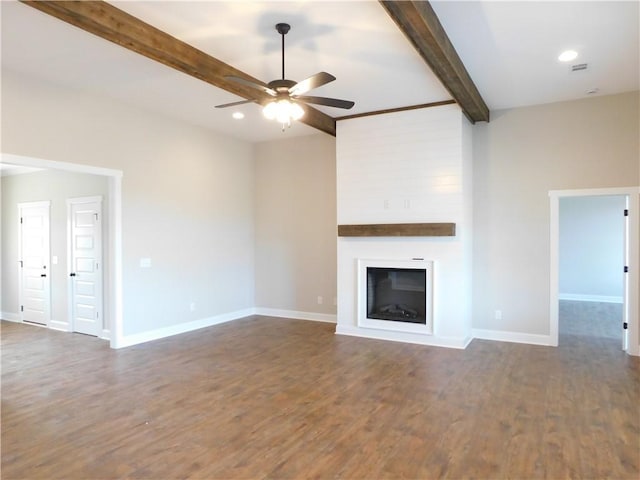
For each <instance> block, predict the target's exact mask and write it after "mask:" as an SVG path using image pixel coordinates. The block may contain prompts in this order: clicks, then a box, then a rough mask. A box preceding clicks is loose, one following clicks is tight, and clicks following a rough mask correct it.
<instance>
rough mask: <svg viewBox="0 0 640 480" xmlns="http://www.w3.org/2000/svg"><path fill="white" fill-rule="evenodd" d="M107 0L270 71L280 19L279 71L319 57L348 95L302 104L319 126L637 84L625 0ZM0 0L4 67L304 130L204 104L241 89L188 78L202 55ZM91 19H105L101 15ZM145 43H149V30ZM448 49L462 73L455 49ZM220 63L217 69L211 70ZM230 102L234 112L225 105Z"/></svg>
mask: <svg viewBox="0 0 640 480" xmlns="http://www.w3.org/2000/svg"><path fill="white" fill-rule="evenodd" d="M61 5H62V3H61ZM111 5H113V6H115V7H117V8H118V9H120V10H122V11H123V12H126V14H129V15H131V16H133V17H135V18H134V20H136V19H138V20H140V21H142V22H146V23H147V24H149V25H151V26H153V27H155V29H158V30H159V31H161V32H160V35H161V36H162V32H165V33H166V34H168V36H171V37H174V38H176V39H179V40H180V41H181V42H184V44H187V45H188V46H191V47H194V48H193V50H195V51H198V50H199V51H200V52H201V53H202V55H204V57H203V58H213V59H215V60H216V61H219V62H220V63H221V64H222V65H225V64H226V65H227V66H228V67H229V68H231V67H233V68H235V69H237V71H239V72H241V74H242V75H248V76H249V77H251V78H253V79H257V80H261V81H264V82H268V81H270V80H273V79H276V78H279V77H280V37H279V35H278V34H277V32H276V31H275V29H274V25H275V24H276V23H278V22H287V23H290V24H291V26H292V29H291V31H290V32H289V34H288V35H287V38H286V40H287V49H286V60H287V62H286V73H287V75H286V76H287V78H291V79H294V80H301V79H304V78H306V77H308V76H310V75H312V74H314V73H316V72H319V71H327V72H330V73H332V74H333V75H335V76H336V77H337V80H335V81H334V82H331V83H329V84H327V85H324V86H322V87H320V88H318V89H317V90H314V91H313V92H312V93H313V95H320V96H327V97H337V98H344V99H349V100H353V101H355V106H354V108H353V109H352V110H349V111H344V110H338V109H334V108H330V107H321V106H320V107H316V109H315V110H314V111H309V112H307V116H306V118H307V120H306V121H307V123H308V124H310V125H314V127H316V128H320V129H321V130H323V131H329V130H330V125H331V123H332V122H333V117H341V116H344V115H352V114H362V113H367V112H372V111H379V110H386V109H393V108H399V107H407V106H412V105H420V104H426V103H433V102H441V101H446V100H450V99H452V98H456V99H457V100H458V101H459V103H460V104H461V106H462V108H463V110H465V112H466V113H467V116H468V117H469V118H471V119H472V120H484V119H486V118H484V117H483V112H485V111H486V113H487V114H488V111H489V109H490V110H495V109H501V108H511V107H515V106H523V105H532V104H539V103H547V102H553V101H560V100H568V99H576V98H582V97H584V96H587V95H605V94H611V93H618V92H623V91H630V90H637V89H638V88H639V80H638V71H639V64H638V43H639V42H638V40H639V38H638V3H637V2H479V1H475V2H458V1H451V2H431V3H430V4H429V3H427V2H377V1H357V2H347V1H342V2H332V1H319V0H318V1H296V2H281V1H252V2H248V1H227V2H221V1H211V2H185V1H163V2H148V1H130V2H111ZM107 7H110V5H107ZM431 7H432V8H431ZM1 9H2V10H1V13H2V24H1V26H2V68H3V72H4V71H13V72H16V73H17V74H22V75H26V76H30V77H36V78H39V79H42V80H44V81H48V82H52V83H55V84H61V85H64V86H67V87H71V88H74V89H77V90H79V91H81V92H88V93H93V94H100V95H105V96H107V97H111V98H115V99H118V100H121V101H123V102H125V103H130V104H133V105H136V106H138V107H141V108H144V109H147V110H150V111H153V112H156V113H159V114H163V115H168V116H172V117H176V118H180V119H182V120H185V121H188V122H190V123H193V124H196V125H201V126H204V127H207V128H210V129H213V130H216V131H219V132H221V133H223V134H227V135H231V136H235V137H237V138H241V139H245V140H248V141H261V140H268V139H275V138H282V136H283V135H288V136H291V135H303V134H308V133H312V132H313V131H315V130H314V128H312V127H310V126H308V125H304V124H294V125H293V126H292V127H291V129H289V130H287V131H286V132H285V133H284V134H283V133H282V132H281V131H280V128H279V126H278V125H277V124H275V123H274V122H268V121H267V120H265V119H264V118H263V117H262V114H261V109H260V107H259V106H258V105H255V104H247V105H242V106H239V107H237V108H234V109H215V108H213V107H214V106H215V105H217V104H221V103H228V102H234V101H237V100H242V99H243V98H247V96H248V94H249V93H252V92H247V91H246V90H243V89H242V88H240V89H237V86H235V88H236V90H232V91H228V89H225V88H226V87H225V85H220V84H216V83H214V82H210V83H207V82H206V81H202V80H201V79H197V78H195V77H194V76H193V75H195V76H196V77H198V76H199V78H202V76H207V75H208V74H209V73H210V70H208V69H210V68H211V67H210V65H209V66H205V67H203V65H204V64H203V62H202V61H201V59H197V58H196V59H195V60H194V62H195V63H194V64H193V65H188V66H187V67H186V69H182V71H178V70H176V69H175V68H169V67H167V66H166V65H165V64H163V63H158V61H156V60H157V59H155V60H152V59H150V58H147V57H145V56H142V55H140V54H139V53H135V52H133V51H131V50H128V49H127V48H123V47H122V46H119V45H116V44H114V43H111V42H110V41H108V40H105V39H104V38H100V37H98V36H96V35H93V34H90V33H88V32H87V31H84V30H81V29H79V28H77V27H75V26H72V25H70V24H69V23H66V22H65V21H61V20H59V19H58V18H54V17H53V16H51V15H49V14H47V13H43V12H41V11H39V10H37V9H34V8H30V7H29V6H27V5H25V4H23V3H16V2H6V1H4V2H1ZM49 13H51V12H49ZM433 13H435V14H436V15H437V18H435V16H434V15H433ZM127 16H128V15H127ZM433 18H435V23H434V20H433ZM103 20H104V19H103ZM108 20H109V19H108V18H107V19H106V20H105V21H106V22H107V23H109V21H108ZM438 20H439V21H438ZM76 23H77V22H76ZM112 24H113V23H112ZM115 24H116V25H120V23H118V22H115ZM134 27H135V25H134ZM442 27H444V28H443V29H442ZM97 28H98V29H100V30H102V32H103V33H104V29H105V26H104V24H103V25H101V26H99V27H97ZM155 29H153V30H154V31H155ZM439 30H443V32H442V33H444V32H446V33H444V38H445V39H446V36H448V38H449V39H450V42H451V45H449V46H447V45H446V44H442V42H441V39H442V36H440V35H439ZM132 31H134V33H135V35H134V37H136V38H138V39H140V38H143V39H144V38H145V36H146V35H145V34H144V32H142V34H141V33H140V31H137V33H136V31H135V28H133V30H132ZM98 33H100V32H98ZM103 36H105V35H103ZM107 38H108V37H107ZM110 40H112V41H113V39H110ZM124 42H125V43H126V42H130V39H129V40H124ZM121 43H122V42H121ZM154 45H155V46H156V47H157V46H158V44H157V41H156V43H155V44H154ZM188 46H184V47H181V48H180V49H178V50H176V51H174V52H171V51H170V49H169V48H166V46H162V45H161V46H160V48H157V49H156V50H157V51H159V52H160V53H164V54H165V56H166V54H167V53H170V54H174V55H178V56H180V55H184V51H185V50H184V49H188V48H189V47H188ZM454 48H455V51H454ZM567 48H572V49H574V50H576V51H578V53H579V57H578V59H576V61H574V62H572V64H576V63H586V64H587V69H586V70H579V71H577V72H573V71H571V66H572V64H563V63H560V62H558V60H557V56H558V54H559V53H560V52H561V51H563V50H565V49H567ZM196 49H197V50H196ZM138 51H139V50H138ZM456 51H457V56H459V57H460V59H461V60H462V63H463V64H464V66H465V67H466V71H467V72H468V75H466V73H465V72H464V70H465V69H464V68H461V66H460V65H459V64H457V63H456V58H455V57H456V53H455V52H456ZM430 56H431V58H429V57H430ZM165 63H167V62H165ZM205 63H206V62H205ZM174 67H175V66H174ZM199 68H201V69H202V71H201V72H200V73H201V75H199V74H198V73H199V72H198V69H199ZM225 68H226V67H225ZM185 71H187V72H188V74H186V73H184V72H185ZM434 72H435V73H434ZM226 73H228V72H226V71H224V70H223V71H219V72H218V77H219V78H224V74H226ZM205 80H207V79H205ZM207 81H208V80H207ZM214 85H215V86H214ZM476 87H477V91H476V92H475V94H474V89H475V88H476ZM594 90H595V91H596V92H595V93H587V92H593V91H594ZM469 96H470V97H469ZM478 99H480V101H478ZM483 100H484V102H483ZM485 102H486V105H485V106H484V107H483V103H485ZM487 106H488V108H487ZM485 109H486V110H485ZM236 110H238V111H241V112H242V113H244V115H245V118H244V119H242V120H234V119H232V118H231V113H233V112H234V111H236ZM314 112H315V113H314ZM326 125H329V127H328V128H329V130H328V129H327V128H324V127H323V126H326Z"/></svg>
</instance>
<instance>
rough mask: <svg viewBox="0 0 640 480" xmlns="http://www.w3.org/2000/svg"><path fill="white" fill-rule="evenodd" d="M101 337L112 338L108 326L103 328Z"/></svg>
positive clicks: (104, 338)
mask: <svg viewBox="0 0 640 480" xmlns="http://www.w3.org/2000/svg"><path fill="white" fill-rule="evenodd" d="M99 338H101V339H103V340H111V330H109V329H108V328H105V329H103V330H102V333H101V334H100V337H99Z"/></svg>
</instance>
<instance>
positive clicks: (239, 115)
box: [231, 112, 244, 120]
mask: <svg viewBox="0 0 640 480" xmlns="http://www.w3.org/2000/svg"><path fill="white" fill-rule="evenodd" d="M231 116H232V117H233V118H235V119H236V120H242V119H243V118H244V113H242V112H233V114H232V115H231Z"/></svg>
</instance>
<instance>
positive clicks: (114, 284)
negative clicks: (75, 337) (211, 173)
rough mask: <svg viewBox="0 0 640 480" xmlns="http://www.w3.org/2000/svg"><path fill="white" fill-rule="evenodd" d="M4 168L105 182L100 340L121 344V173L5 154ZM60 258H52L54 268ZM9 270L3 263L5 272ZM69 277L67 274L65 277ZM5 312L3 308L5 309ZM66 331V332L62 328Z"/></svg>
mask: <svg viewBox="0 0 640 480" xmlns="http://www.w3.org/2000/svg"><path fill="white" fill-rule="evenodd" d="M2 164H3V165H6V164H8V165H12V166H19V167H28V168H34V169H44V170H51V171H54V172H55V171H58V172H69V173H76V174H89V175H97V176H102V177H105V178H106V181H107V184H108V185H107V191H108V195H107V196H108V201H107V203H106V211H107V217H106V218H105V220H106V222H105V225H106V226H107V227H106V232H107V233H106V236H105V242H104V247H103V252H104V266H105V268H104V284H105V285H104V286H105V288H104V297H103V304H104V325H105V326H107V328H105V329H101V332H99V336H102V337H103V338H108V339H109V341H110V346H111V347H112V348H118V346H119V344H121V343H122V336H123V335H122V329H123V327H122V246H121V244H122V239H121V236H122V234H121V231H122V227H121V225H122V211H121V205H122V171H120V170H113V169H108V168H102V167H94V166H89V165H81V164H75V163H67V162H58V161H51V160H43V159H37V158H32V157H24V156H19V155H11V154H2ZM56 262H57V258H55V256H54V257H51V263H52V264H55V263H56ZM5 268H8V267H7V266H5V265H4V263H3V270H4V269H5ZM68 275H69V274H68V273H66V276H68ZM3 308H4V305H3ZM62 329H64V328H62Z"/></svg>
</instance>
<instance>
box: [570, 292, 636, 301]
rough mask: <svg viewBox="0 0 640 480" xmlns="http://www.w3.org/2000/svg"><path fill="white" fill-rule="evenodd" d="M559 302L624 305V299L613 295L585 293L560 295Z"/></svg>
mask: <svg viewBox="0 0 640 480" xmlns="http://www.w3.org/2000/svg"><path fill="white" fill-rule="evenodd" d="M558 300H572V301H574V302H600V303H624V298H622V297H618V296H611V295H589V294H583V293H559V294H558Z"/></svg>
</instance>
